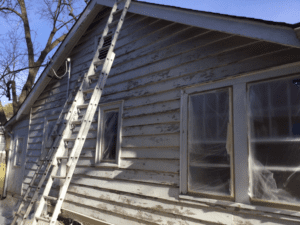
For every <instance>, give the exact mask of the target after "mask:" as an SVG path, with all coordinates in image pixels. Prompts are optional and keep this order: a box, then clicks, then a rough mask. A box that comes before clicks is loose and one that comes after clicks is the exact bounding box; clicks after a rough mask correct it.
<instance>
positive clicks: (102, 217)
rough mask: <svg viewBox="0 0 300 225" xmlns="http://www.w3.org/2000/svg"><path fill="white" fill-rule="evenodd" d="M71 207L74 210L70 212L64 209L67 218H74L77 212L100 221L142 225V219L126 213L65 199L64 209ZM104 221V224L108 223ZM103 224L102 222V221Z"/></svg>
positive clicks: (124, 224)
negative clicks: (127, 215) (128, 215)
mask: <svg viewBox="0 0 300 225" xmlns="http://www.w3.org/2000/svg"><path fill="white" fill-rule="evenodd" d="M64 208H66V209H69V210H72V212H71V213H68V211H64V210H62V212H63V214H62V215H64V216H65V217H66V218H74V217H75V216H74V213H73V212H77V213H79V214H83V215H86V216H88V217H92V218H95V219H97V220H99V221H104V222H106V223H109V224H123V225H127V224H128V225H141V224H143V223H141V221H140V220H137V219H134V218H133V219H131V218H128V217H126V216H124V215H122V214H121V215H119V214H116V213H112V212H110V211H106V210H99V209H97V208H95V207H91V206H90V205H88V206H87V205H76V204H74V203H70V202H69V201H67V200H65V201H64V202H63V205H62V209H64ZM106 223H104V224H106ZM100 224H101V223H100Z"/></svg>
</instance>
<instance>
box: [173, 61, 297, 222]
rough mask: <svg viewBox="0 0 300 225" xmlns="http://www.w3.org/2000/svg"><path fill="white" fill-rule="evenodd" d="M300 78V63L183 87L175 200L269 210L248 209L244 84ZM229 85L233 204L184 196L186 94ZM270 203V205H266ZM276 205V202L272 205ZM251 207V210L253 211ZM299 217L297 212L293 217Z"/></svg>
mask: <svg viewBox="0 0 300 225" xmlns="http://www.w3.org/2000/svg"><path fill="white" fill-rule="evenodd" d="M297 74H298V76H300V62H296V63H291V64H287V65H283V66H278V67H273V68H270V69H266V70H261V71H256V72H251V73H247V74H241V75H239V76H236V77H234V78H232V77H231V78H226V79H223V80H220V81H215V82H209V83H201V84H197V85H193V86H191V87H187V88H184V89H183V90H182V92H181V116H180V121H181V123H180V124H181V125H180V195H179V198H180V199H182V200H184V201H186V200H187V201H198V202H201V203H215V202H216V201H217V203H218V204H220V205H224V206H228V205H231V206H233V207H234V205H236V207H241V208H244V209H249V207H250V208H251V210H253V209H257V210H259V209H261V210H263V211H269V210H270V207H264V206H259V207H258V206H249V205H251V203H250V197H249V195H248V190H249V176H250V171H249V165H248V157H249V154H248V149H249V146H248V119H247V83H250V82H257V81H263V80H267V79H272V78H280V77H289V76H292V75H297ZM229 86H231V87H232V88H233V139H234V142H233V144H234V146H233V148H234V150H235V151H234V189H235V192H234V201H235V203H233V202H231V201H226V200H216V199H212V198H201V197H195V196H190V195H188V194H187V136H186V133H187V123H186V122H185V123H183V121H184V119H183V118H186V116H187V107H184V106H185V102H187V98H188V95H190V94H192V93H197V92H202V91H209V90H214V89H218V88H224V87H229ZM268 203H269V204H273V203H272V202H268ZM274 205H276V203H274ZM253 207H254V208H253ZM274 211H276V213H278V214H281V213H284V214H287V215H295V214H294V213H290V212H293V211H289V210H284V209H282V210H281V209H278V208H277V209H276V210H272V212H273V213H274ZM297 216H298V217H299V218H300V213H298V214H297Z"/></svg>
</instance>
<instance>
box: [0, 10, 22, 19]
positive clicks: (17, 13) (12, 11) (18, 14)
mask: <svg viewBox="0 0 300 225" xmlns="http://www.w3.org/2000/svg"><path fill="white" fill-rule="evenodd" d="M2 10H8V11H10V12H11V13H15V14H16V15H17V16H19V17H20V18H21V19H22V20H23V17H22V15H21V14H20V13H19V12H18V11H16V10H14V9H12V8H9V7H1V8H0V11H2ZM3 13H5V12H3Z"/></svg>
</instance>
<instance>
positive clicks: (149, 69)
mask: <svg viewBox="0 0 300 225" xmlns="http://www.w3.org/2000/svg"><path fill="white" fill-rule="evenodd" d="M250 41H252V42H253V40H250ZM225 43H228V42H224V45H223V44H222V45H221V46H223V47H224V48H226V47H228V44H225ZM229 43H231V42H229ZM244 43H247V44H246V45H247V46H246V47H243V48H247V49H240V50H239V51H241V50H244V51H246V50H250V49H253V53H252V54H253V55H256V51H255V49H257V48H259V49H264V48H263V47H262V46H264V45H265V43H253V44H252V45H251V44H250V45H249V40H246V41H245V42H244ZM244 43H243V44H242V46H244ZM231 45H232V44H231ZM248 45H249V46H248ZM233 46H234V45H233ZM206 48H207V49H203V50H202V49H201V48H200V49H197V50H193V51H191V52H187V53H184V54H180V55H177V56H174V57H171V58H168V59H165V60H160V61H157V62H155V63H152V64H149V65H145V66H144V67H140V68H137V69H134V70H130V71H128V72H124V73H122V75H121V77H122V78H121V77H118V76H116V77H112V78H111V79H110V80H109V82H108V83H107V86H109V88H106V89H105V94H111V93H114V92H116V90H118V91H119V89H120V90H124V89H123V87H124V86H126V87H127V88H128V89H132V88H134V87H137V86H139V85H141V86H143V85H146V84H150V83H153V82H158V81H162V80H166V79H170V78H174V77H176V76H182V75H183V74H184V73H186V72H188V73H193V72H197V71H201V70H207V69H210V68H214V67H217V66H220V65H228V64H230V63H233V62H236V61H239V60H241V59H242V58H241V56H239V55H238V54H237V52H239V51H238V50H236V46H234V47H232V46H231V47H230V48H229V49H228V48H227V49H226V53H225V52H223V53H221V54H220V55H219V56H218V57H217V58H216V57H215V56H214V53H216V52H217V53H218V52H222V50H220V49H219V48H216V49H214V48H211V47H207V46H206ZM279 48H280V47H279ZM281 48H285V47H281ZM230 49H232V50H231V51H230V52H227V50H230ZM257 51H258V50H257ZM265 51H266V50H265ZM263 53H265V52H263ZM263 53H262V54H263ZM228 54H229V56H228ZM249 55H250V54H249ZM208 56H210V57H208ZM195 60H200V61H199V62H193V61H195ZM186 63H188V64H186ZM180 65H181V66H180ZM191 66H192V68H190V67H191ZM174 67H175V68H174ZM130 68H135V67H134V66H132V67H130ZM181 68H182V69H181ZM167 69H171V70H172V69H173V70H174V69H177V71H180V72H181V73H180V74H178V75H174V76H173V74H172V73H170V72H171V70H167ZM187 69H190V71H187ZM112 71H114V70H112ZM148 74H149V75H148ZM146 75H148V76H146ZM142 76H145V77H143V78H142V79H138V80H137V81H132V80H131V79H135V78H138V77H142ZM114 79H118V82H120V81H122V83H121V84H117V82H115V85H113V86H110V85H111V83H110V82H111V81H112V80H114ZM126 80H128V81H127V82H125V83H124V81H126ZM128 82H130V83H128ZM129 84H131V86H129ZM113 88H117V89H114V90H115V91H113V90H112V89H113Z"/></svg>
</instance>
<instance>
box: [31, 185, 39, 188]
mask: <svg viewBox="0 0 300 225" xmlns="http://www.w3.org/2000/svg"><path fill="white" fill-rule="evenodd" d="M29 187H30V188H35V189H37V188H38V186H35V185H32V186H29Z"/></svg>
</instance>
